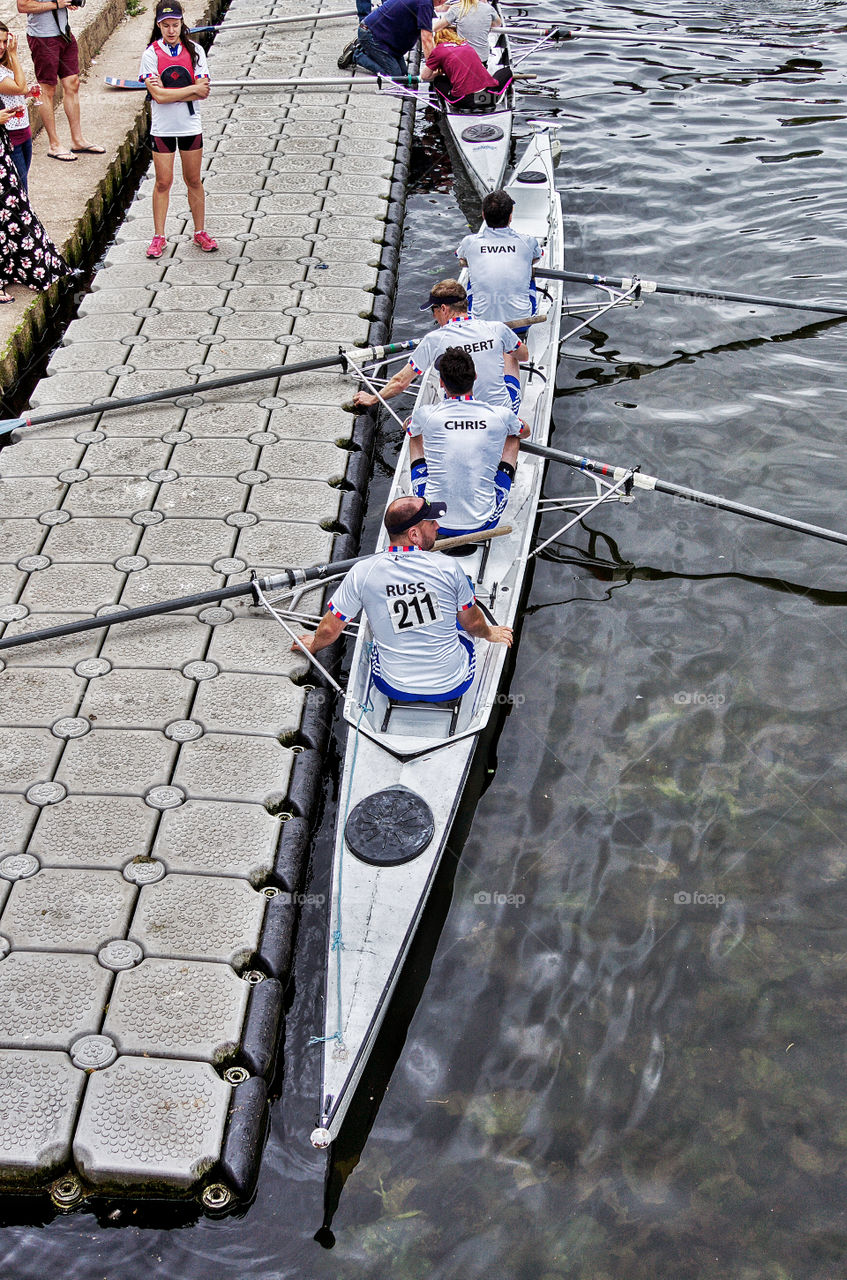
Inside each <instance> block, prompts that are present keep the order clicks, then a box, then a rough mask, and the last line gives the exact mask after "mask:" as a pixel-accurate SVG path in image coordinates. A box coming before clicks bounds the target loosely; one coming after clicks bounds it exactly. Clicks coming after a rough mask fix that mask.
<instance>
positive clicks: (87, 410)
mask: <svg viewBox="0 0 847 1280" xmlns="http://www.w3.org/2000/svg"><path fill="white" fill-rule="evenodd" d="M418 342H420V338H410V339H408V340H406V341H403V342H391V343H389V344H388V345H387V346H379V347H361V348H357V349H356V350H355V351H339V352H338V354H337V355H335V356H322V357H320V358H319V359H317V360H300V361H299V362H298V363H296V364H277V365H271V366H270V367H268V368H265V369H254V370H253V371H252V372H250V373H234V374H230V375H228V376H227V377H223V378H207V379H206V380H205V381H204V382H192V383H189V384H188V385H187V386H184V387H168V388H167V389H166V390H164V391H150V392H146V393H145V394H144V395H141V396H124V397H123V398H121V399H118V400H95V401H94V403H93V404H89V405H82V406H81V407H79V408H76V409H60V410H58V411H57V412H55V413H40V414H36V415H35V416H34V417H32V418H7V419H5V420H4V421H0V436H2V435H8V433H9V432H10V431H16V430H19V429H21V428H22V427H40V426H43V425H44V423H46V422H66V421H68V420H69V419H72V418H87V417H89V416H90V415H91V414H96V413H112V412H114V411H115V410H116V409H134V408H136V407H137V406H138V405H142V404H156V403H157V401H161V400H176V399H178V398H179V397H180V396H193V395H197V394H198V393H200V392H203V391H217V390H218V389H219V388H221V387H237V386H240V385H241V384H243V383H245V382H262V381H264V379H265V378H285V377H290V376H291V375H292V374H297V373H311V372H313V371H314V370H316V369H332V368H334V367H335V366H336V365H341V367H342V369H344V368H346V367H347V365H348V364H349V362H350V361H351V360H353V359H355V360H370V359H373V360H383V359H385V358H386V356H391V355H397V354H398V353H399V352H401V351H411V350H412V349H413V348H414V347H415V346H417V344H418Z"/></svg>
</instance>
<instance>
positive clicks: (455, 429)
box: [409, 396, 521, 534]
mask: <svg viewBox="0 0 847 1280" xmlns="http://www.w3.org/2000/svg"><path fill="white" fill-rule="evenodd" d="M520 433H521V424H520V421H519V419H518V418H517V417H516V415H515V414H514V413H513V412H512V411H511V409H503V408H502V407H500V406H499V405H491V404H484V403H482V402H481V401H479V400H475V399H472V398H471V397H470V396H455V397H452V396H451V397H450V398H449V399H447V400H443V401H442V402H441V404H435V405H426V406H423V407H421V408H416V409H415V411H414V413H413V414H412V421H411V422H410V423H409V435H410V436H423V445H424V454H425V456H426V467H427V481H426V500H427V502H446V503H447V514H446V516H445V523H444V526H443V527H444V532H445V533H447V534H451V533H471V532H473V531H475V530H477V529H481V528H483V527H484V526H485V525H486V524H487V523H488V522H489V520H491V519H492V518H493V517H494V515H495V512H496V509H497V505H498V493H497V490H496V489H495V487H494V477H495V475H496V474H497V468H498V466H499V464H500V459H501V457H502V456H503V445H504V444H505V443H506V437H507V436H519V435H520ZM448 526H449V527H448Z"/></svg>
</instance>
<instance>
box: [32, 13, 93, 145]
mask: <svg viewBox="0 0 847 1280" xmlns="http://www.w3.org/2000/svg"><path fill="white" fill-rule="evenodd" d="M77 8H79V6H78V5H74V4H71V3H69V0H18V13H25V14H26V17H27V22H26V40H27V44H28V45H29V50H30V53H31V54H32V62H33V66H34V67H35V78H36V80H37V81H38V83H39V85H40V86H41V119H42V121H43V124H44V128H45V129H46V131H47V141H48V142H49V144H50V146H49V150H48V152H47V154H48V155H49V156H50V158H51V160H64V161H65V162H66V163H69V162H70V161H72V160H76V158H77V156H78V155H80V154H83V153H89V154H91V155H98V156H101V155H103V154H104V150H105V148H103V147H97V146H94V145H93V144H92V143H90V142H87V141H86V139H85V136H84V134H83V133H82V129H81V126H80V119H79V50H78V49H77V43H76V40H75V38H74V36H73V34H72V32H71V29H70V27H69V25H68V9H77ZM60 80H61V82H62V95H63V97H62V101H63V103H64V107H65V115H66V116H67V117H68V124H69V125H70V129H71V146H70V150H69V151H68V150H66V149H65V148H63V146H62V144H61V142H60V141H59V135H58V133H57V132H56V112H55V106H54V104H55V98H56V86H57V84H58V82H59V81H60Z"/></svg>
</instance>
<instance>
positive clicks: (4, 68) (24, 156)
mask: <svg viewBox="0 0 847 1280" xmlns="http://www.w3.org/2000/svg"><path fill="white" fill-rule="evenodd" d="M32 92H33V91H32V90H31V89H28V88H27V83H26V80H25V78H24V73H23V71H22V70H21V64H20V61H19V60H18V37H17V36H16V35H15V33H14V31H10V30H9V28H8V27H7V26H6V24H5V22H0V106H2V107H3V108H4V109H5V110H7V111H11V112H13V115H12V117H11V119H10V120H9V123H8V124H7V125H6V126H5V128H6V130H7V141H8V142H9V144H10V145H11V148H12V160H13V161H14V164H15V168H16V169H17V171H18V177H19V178H20V180H21V183H22V184H23V189H24V191H26V189H27V174H28V173H29V166H30V163H31V161H32V129H31V128H30V127H29V117H28V115H27V110H26V100H27V98H29V97H32Z"/></svg>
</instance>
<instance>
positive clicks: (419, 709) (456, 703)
mask: <svg viewBox="0 0 847 1280" xmlns="http://www.w3.org/2000/svg"><path fill="white" fill-rule="evenodd" d="M461 705H462V699H461V697H458V698H450V699H449V700H448V701H446V702H426V701H424V700H423V699H422V700H421V701H420V702H400V701H398V700H396V699H394V698H389V699H388V706H387V707H386V708H385V715H384V716H383V720H382V728H381V730H380V732H381V733H387V732H388V724H389V721H390V720H391V717H392V715H393V713H394V712H395V711H413V712H414V713H415V715H416V716H419V715H421V714H422V713H423V714H425V715H428V716H430V717H431V718H435V717H436V716H438V715H441V716H444V715H445V713H449V715H450V724H449V726H448V729H447V735H446V736H447V737H448V738H452V737H453V734H454V733H455V732H456V722H457V721H458V719H459V708H460V707H461Z"/></svg>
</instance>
